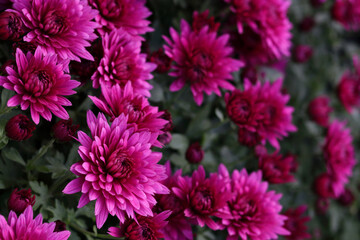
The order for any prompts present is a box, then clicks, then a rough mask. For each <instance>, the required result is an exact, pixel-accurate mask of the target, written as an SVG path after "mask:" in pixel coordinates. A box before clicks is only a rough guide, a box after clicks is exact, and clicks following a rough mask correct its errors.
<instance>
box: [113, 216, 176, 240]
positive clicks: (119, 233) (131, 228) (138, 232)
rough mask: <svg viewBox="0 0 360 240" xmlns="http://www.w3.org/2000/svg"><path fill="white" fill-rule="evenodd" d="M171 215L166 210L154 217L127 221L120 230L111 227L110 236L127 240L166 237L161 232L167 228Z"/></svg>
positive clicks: (147, 239) (153, 239) (148, 239)
mask: <svg viewBox="0 0 360 240" xmlns="http://www.w3.org/2000/svg"><path fill="white" fill-rule="evenodd" d="M170 214H171V211H169V210H166V211H163V212H161V213H158V214H155V215H154V216H153V217H143V216H138V217H137V218H136V219H137V221H135V220H134V219H127V220H126V221H125V223H124V224H122V225H120V228H117V227H110V228H109V234H110V235H111V236H113V237H119V238H120V237H125V239H126V240H157V239H162V238H163V237H164V235H163V233H162V232H161V230H162V229H163V228H164V227H165V226H166V224H167V221H165V220H166V219H167V218H168V217H169V216H170Z"/></svg>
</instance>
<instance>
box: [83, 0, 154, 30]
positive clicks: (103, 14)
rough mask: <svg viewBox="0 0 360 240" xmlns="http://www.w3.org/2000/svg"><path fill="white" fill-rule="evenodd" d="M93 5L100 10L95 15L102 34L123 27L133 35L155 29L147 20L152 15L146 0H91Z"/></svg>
mask: <svg viewBox="0 0 360 240" xmlns="http://www.w3.org/2000/svg"><path fill="white" fill-rule="evenodd" d="M89 3H90V5H91V6H92V7H94V8H95V9H97V10H98V11H99V13H98V15H97V16H96V17H95V20H96V22H98V23H99V25H100V26H101V28H100V29H98V31H99V32H100V34H101V35H104V34H105V33H106V32H110V31H111V30H114V29H119V28H122V29H124V31H126V32H127V33H129V34H131V35H134V36H136V35H141V34H145V33H147V32H151V31H153V29H152V28H151V27H149V24H150V21H148V20H146V18H147V17H149V16H150V15H151V12H150V11H149V9H147V8H146V7H145V3H146V0H89Z"/></svg>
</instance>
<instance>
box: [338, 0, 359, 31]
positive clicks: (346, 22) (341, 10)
mask: <svg viewBox="0 0 360 240" xmlns="http://www.w3.org/2000/svg"><path fill="white" fill-rule="evenodd" d="M331 13H332V17H333V18H334V19H335V20H336V21H338V22H339V23H340V24H341V25H343V27H344V28H345V29H346V30H353V31H356V30H359V29H360V1H359V0H336V1H335V2H334V5H333V7H332V9H331Z"/></svg>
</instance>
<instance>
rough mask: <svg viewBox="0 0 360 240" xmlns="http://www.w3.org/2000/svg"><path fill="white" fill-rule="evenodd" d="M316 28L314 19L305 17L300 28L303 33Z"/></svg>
mask: <svg viewBox="0 0 360 240" xmlns="http://www.w3.org/2000/svg"><path fill="white" fill-rule="evenodd" d="M314 26H315V20H314V18H313V17H305V18H304V19H303V20H302V21H301V22H300V24H299V28H300V30H301V31H303V32H309V31H310V30H311V29H312V28H313V27H314Z"/></svg>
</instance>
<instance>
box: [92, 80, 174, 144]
mask: <svg viewBox="0 0 360 240" xmlns="http://www.w3.org/2000/svg"><path fill="white" fill-rule="evenodd" d="M101 90H102V95H101V98H100V99H99V98H97V97H93V96H89V97H90V98H91V100H92V101H93V102H94V104H95V105H96V106H97V107H98V108H99V109H100V110H101V111H102V112H104V113H105V114H106V115H108V116H110V117H111V121H113V120H114V119H115V118H116V117H118V116H120V115H121V114H124V115H126V116H127V117H128V123H133V124H136V125H137V128H138V129H139V130H147V131H149V132H151V134H152V137H151V139H154V140H155V141H154V142H153V144H154V145H155V146H157V147H161V146H162V144H161V143H160V142H158V141H157V140H156V139H157V138H158V136H159V135H160V134H162V133H163V131H162V130H161V129H163V128H164V126H165V124H167V121H166V120H165V119H163V118H162V115H163V114H164V113H163V112H159V111H158V108H157V107H153V106H151V105H150V104H149V101H148V99H147V98H145V97H144V96H142V95H138V94H135V92H134V90H135V89H134V88H133V87H132V85H131V82H127V83H126V84H125V86H124V87H123V88H121V87H120V86H119V85H118V84H116V85H114V86H112V87H106V86H103V87H102V88H101Z"/></svg>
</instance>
